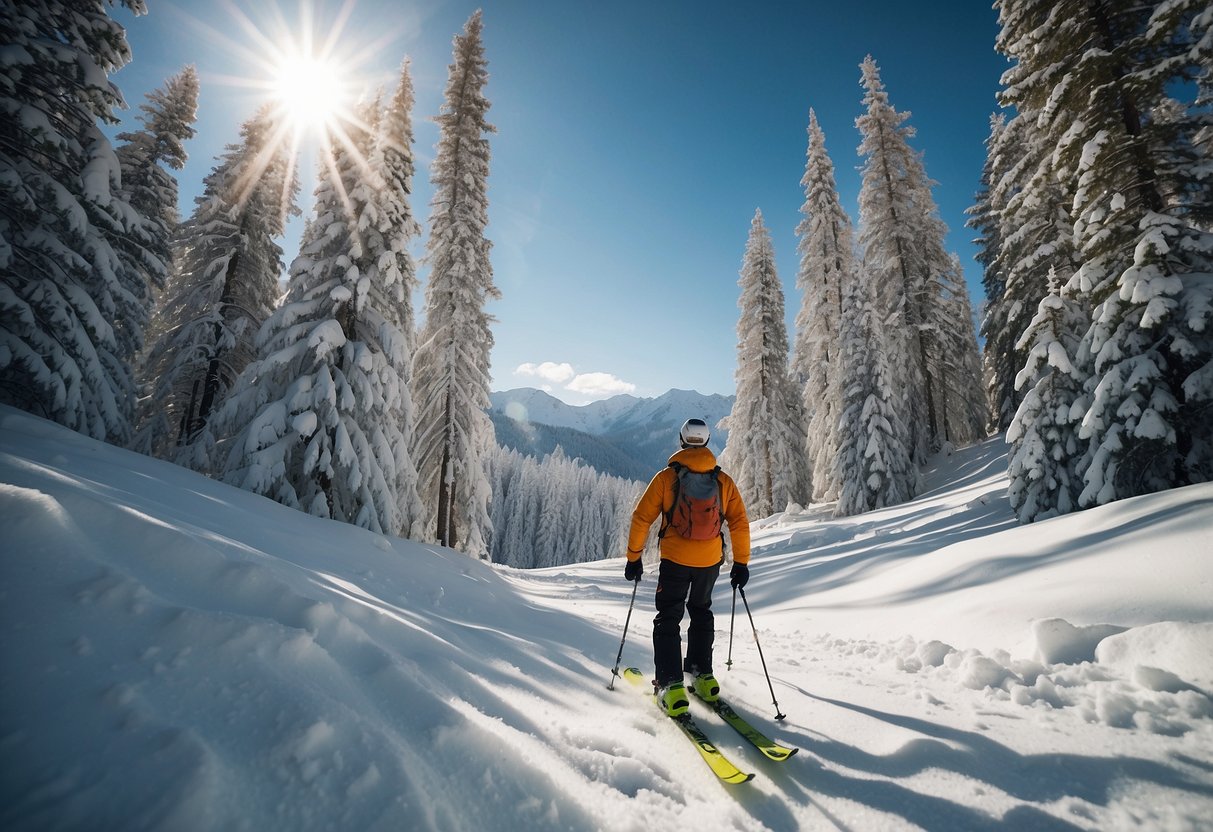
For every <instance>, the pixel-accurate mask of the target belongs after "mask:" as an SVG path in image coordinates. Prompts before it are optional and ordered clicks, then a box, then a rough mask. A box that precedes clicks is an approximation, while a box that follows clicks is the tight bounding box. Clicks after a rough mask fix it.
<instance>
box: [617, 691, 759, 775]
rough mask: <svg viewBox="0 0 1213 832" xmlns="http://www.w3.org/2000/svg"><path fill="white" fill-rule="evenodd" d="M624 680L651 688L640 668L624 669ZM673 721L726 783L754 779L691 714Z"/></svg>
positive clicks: (672, 719)
mask: <svg viewBox="0 0 1213 832" xmlns="http://www.w3.org/2000/svg"><path fill="white" fill-rule="evenodd" d="M623 678H625V679H627V680H628V681H629V682H631V683H632V684H634V685H636V686H637V687H641V688H645V687H650V685H649V681H648V680H647V679H645V678H644V674H643V673H641V672H640V670H639V669H638V668H635V667H628V668H624V670H623ZM671 721H673V722H674V723H675V724H676V725H677V726H678V727H679V728H681V729H682V733H684V734H686V735H687V738H688V739H690V741H691V742H693V743H695V747H696V748H697V749H698V750H699V756H701V757H703V761H704V762H705V763H707V764H708V768H710V769H711V770H712V772H713V773H714V774H715V775H716V776H717V777H719V778H720V779H721V780H723V781H724V782H725V783H729V784H731V785H736V784H738V783H746V782H749V781H750V780H752V779H754V775H753V774H750V773H748V772H744V771H742V770H741V769H739V768H737V766H735V765H733V763H732V762H730V761H729V758H728V757H726V756H724V755H723V754H721V753H720V749H718V748H717V747H716V746H715V745H713V744H712V741H711V740H710V739H708V735H707V734H705V733H703V731H702V730H700V728H699V726H698V725H696V724H695V720H694V719H692V718H691V716H690V714H683V715H682V716H676V717H671Z"/></svg>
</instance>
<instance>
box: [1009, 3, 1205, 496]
mask: <svg viewBox="0 0 1213 832" xmlns="http://www.w3.org/2000/svg"><path fill="white" fill-rule="evenodd" d="M999 11H1000V17H999V19H1000V22H1001V24H1002V26H1003V30H1004V36H1003V37H1002V38H1001V39H1000V48H1001V49H1003V51H1005V52H1007V54H1008V56H1009V57H1011V59H1012V60H1013V61H1014V62H1015V65H1014V66H1013V67H1012V69H1011V70H1008V73H1007V76H1006V80H1005V83H1007V90H1006V92H1005V93H1004V98H1006V99H1007V100H1008V101H1009V102H1010V103H1015V102H1016V101H1018V100H1023V101H1025V102H1029V103H1037V102H1039V104H1038V109H1039V116H1038V118H1037V120H1036V127H1037V129H1038V131H1039V133H1040V135H1041V136H1042V140H1043V141H1045V142H1046V143H1047V146H1048V150H1049V152H1048V155H1047V158H1048V160H1049V164H1050V165H1051V166H1052V168H1053V171H1054V173H1055V175H1056V177H1057V178H1058V180H1059V181H1060V182H1061V183H1062V185H1063V187H1064V188H1065V190H1066V192H1067V193H1068V194H1069V195H1071V196H1072V207H1071V216H1072V217H1073V221H1074V241H1075V245H1076V248H1077V250H1078V253H1079V257H1080V258H1081V262H1082V265H1081V267H1080V268H1079V269H1078V271H1077V272H1076V273H1075V275H1074V276H1073V278H1072V279H1071V285H1070V286H1069V287H1068V288H1069V289H1070V291H1071V293H1072V294H1073V296H1074V297H1075V298H1076V299H1077V300H1079V301H1080V302H1082V303H1083V304H1084V305H1089V306H1090V307H1091V308H1092V315H1093V322H1092V325H1091V326H1090V327H1089V328H1088V329H1087V331H1086V333H1085V335H1084V338H1083V341H1082V342H1081V344H1080V345H1079V348H1078V351H1077V356H1076V359H1077V361H1076V363H1077V365H1078V368H1079V369H1078V372H1079V373H1080V374H1082V375H1084V376H1086V383H1085V386H1084V391H1085V393H1086V394H1087V396H1088V401H1089V407H1088V409H1087V411H1086V414H1085V416H1084V418H1083V424H1082V428H1081V432H1080V437H1081V438H1082V439H1083V440H1084V441H1085V443H1086V446H1085V448H1082V449H1080V452H1081V453H1082V459H1081V461H1080V462H1079V463H1078V466H1077V468H1078V470H1079V471H1081V472H1083V475H1084V478H1085V484H1086V485H1085V488H1084V490H1083V492H1082V494H1081V495H1080V503H1081V504H1082V505H1093V504H1098V503H1106V502H1108V501H1110V500H1114V499H1119V498H1122V497H1128V496H1133V495H1135V494H1140V493H1145V492H1149V491H1156V490H1159V489H1161V488H1168V487H1172V486H1176V485H1183V484H1187V483H1190V482H1200V481H1204V480H1207V479H1208V478H1209V472H1210V469H1211V468H1213V461H1211V460H1210V459H1209V457H1208V455H1207V454H1208V451H1207V450H1206V449H1208V448H1209V447H1210V444H1211V443H1210V433H1211V431H1213V419H1210V395H1209V393H1210V388H1209V387H1208V385H1207V383H1206V382H1205V377H1206V376H1207V374H1208V371H1207V368H1208V366H1209V361H1210V356H1211V354H1213V344H1211V343H1210V337H1211V336H1210V327H1209V325H1208V324H1209V318H1210V316H1211V315H1210V307H1209V305H1208V303H1207V296H1208V284H1209V278H1208V275H1209V272H1210V269H1209V260H1210V254H1209V243H1208V237H1207V234H1206V230H1207V227H1208V222H1209V216H1210V206H1211V205H1213V198H1211V197H1210V190H1211V189H1210V182H1209V179H1208V176H1207V168H1208V151H1207V149H1206V150H1196V148H1199V147H1200V145H1199V136H1200V135H1201V131H1202V130H1204V129H1207V124H1208V120H1209V116H1208V113H1207V110H1206V109H1204V108H1202V107H1201V106H1200V105H1199V103H1198V102H1199V90H1200V88H1201V87H1200V84H1199V83H1196V84H1192V83H1185V82H1191V81H1194V80H1197V79H1198V78H1201V77H1202V76H1203V75H1205V74H1207V72H1208V67H1209V66H1210V63H1211V62H1213V38H1211V37H1210V27H1211V26H1213V13H1211V12H1210V11H1209V9H1208V7H1207V4H1205V3H1200V2H1194V0H1175V1H1174V2H1168V3H1159V4H1145V5H1143V4H1134V3H1129V2H1127V1H1126V0H1095V2H1078V0H1065V1H1064V2H1057V3H1042V2H1034V1H1033V0H1003V2H1001V3H1000V4H999ZM1076 44H1083V45H1084V46H1085V49H1083V50H1076V48H1075V45H1076ZM1169 94H1171V95H1187V99H1186V100H1183V101H1179V100H1176V99H1174V98H1172V97H1170V95H1169Z"/></svg>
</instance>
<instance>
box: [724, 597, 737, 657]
mask: <svg viewBox="0 0 1213 832" xmlns="http://www.w3.org/2000/svg"><path fill="white" fill-rule="evenodd" d="M736 618H737V587H733V611H732V612H731V613H729V658H728V659H727V660H726V661H725V663H724V669H725V670H732V669H733V621H734V619H736Z"/></svg>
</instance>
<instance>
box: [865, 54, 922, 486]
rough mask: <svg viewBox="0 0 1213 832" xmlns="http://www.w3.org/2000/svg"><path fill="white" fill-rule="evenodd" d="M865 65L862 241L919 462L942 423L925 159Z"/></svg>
mask: <svg viewBox="0 0 1213 832" xmlns="http://www.w3.org/2000/svg"><path fill="white" fill-rule="evenodd" d="M860 66H861V69H862V70H863V87H864V90H865V93H864V105H865V106H866V108H867V112H866V113H865V114H864V115H862V116H860V117H859V118H858V119H856V121H855V125H856V127H858V128H859V132H860V135H861V137H862V141H861V143H860V145H859V153H860V155H862V156H863V157H864V163H863V167H862V174H863V183H862V186H861V189H860V194H859V217H860V222H859V228H860V231H859V241H860V245H861V247H862V249H863V257H864V265H863V268H864V270H865V271H866V272H867V275H868V279H869V280H870V281H872V289H873V290H874V291H875V293H876V294H875V301H876V303H877V309H878V311H879V314H880V315H881V316H882V318H883V321H884V324H885V325H886V326H887V327H888V334H889V337H888V344H889V356H890V360H893V361H895V362H897V372H898V375H899V376H900V377H901V378H902V379H903V385H904V386H903V388H902V393H901V394H900V395H898V397H897V398H898V403H897V407H898V409H899V410H900V412H901V414H902V415H901V418H902V421H903V422H904V423H905V424H907V425H908V426H909V429H910V451H911V454H912V458H913V460H914V462H915V464H920V463H922V462H924V461H925V460H926V456H927V454H928V453H929V452H930V451H931V450H933V447H932V446H933V445H934V444H935V437H934V436H933V435H932V431H933V428H934V427H935V425H936V424H937V421H936V420H937V413H936V410H935V408H936V402H935V393H936V391H935V385H934V380H933V379H932V378H930V376H929V373H930V361H929V359H928V355H927V351H928V345H927V343H926V342H925V341H924V338H923V333H924V328H925V317H926V303H927V301H926V293H927V291H928V278H929V276H930V275H929V264H928V263H927V261H926V255H925V252H924V251H923V250H922V245H921V244H922V241H923V239H924V235H925V234H926V233H927V232H926V230H925V229H924V228H923V220H924V219H925V214H924V212H923V210H922V208H923V207H922V206H921V205H920V204H918V203H917V202H916V200H918V199H919V198H921V196H922V194H923V192H924V191H925V190H926V174H925V172H924V171H923V167H922V161H921V159H920V158H919V155H918V153H916V152H915V151H914V150H913V149H912V148H911V147H910V145H909V139H910V138H911V137H913V135H914V128H912V127H909V126H907V125H906V124H905V121H906V119H908V118H909V113H903V112H898V111H897V110H895V109H894V108H893V106H892V105H891V104H890V103H889V96H888V93H886V92H885V89H884V85H883V84H882V83H881V80H880V71H879V69H878V68H877V66H876V62H875V61H874V60H873V59H872V56H871V55H869V56H867V58H865V59H864V62H863V63H862V64H861V65H860Z"/></svg>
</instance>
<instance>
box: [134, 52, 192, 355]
mask: <svg viewBox="0 0 1213 832" xmlns="http://www.w3.org/2000/svg"><path fill="white" fill-rule="evenodd" d="M146 97H147V101H146V102H145V103H144V104H142V105H141V106H140V108H139V109H140V110H141V111H142V113H143V114H142V115H141V116H140V118H139V120H140V122H141V123H142V124H143V129H141V130H135V131H127V132H124V133H119V134H118V140H119V141H121V142H123V144H121V145H119V146H118V148H117V150H116V151H115V153H116V155H117V157H118V163H119V165H120V168H121V170H122V188H121V194H122V196H123V197H124V198H125V199H126V201H127V202H129V203H130V205H131V207H133V208H134V209H135V210H136V211H138V212H139V214H140V215H141V216H142V217H143V220H144V222H143V223H142V224H141V228H140V232H141V233H140V235H139V238H138V240H137V241H135V242H134V244H133V245H132V241H131V240H130V239H129V238H127V239H125V240H123V241H122V243H121V244H117V245H116V246H115V248H116V249H117V250H118V253H119V256H120V258H121V259H122V260H123V261H124V263H125V265H126V268H125V269H124V270H123V274H124V276H125V277H126V283H127V291H126V295H125V298H126V303H125V304H124V305H123V308H122V309H120V310H119V313H118V320H117V322H116V324H115V329H116V331H117V334H118V338H119V346H120V351H121V354H122V356H123V359H124V360H125V361H126V362H127V363H130V364H135V363H136V362H137V361H138V360H139V358H140V355H141V353H142V352H143V348H144V330H145V328H146V327H147V324H148V321H149V319H150V318H151V315H152V310H153V307H154V301H155V296H156V295H157V294H158V293H159V292H161V291H162V290H163V289H164V282H165V278H166V276H167V274H168V268H169V265H170V264H171V262H172V240H173V235H174V234H175V233H176V230H177V223H178V222H179V220H180V217H179V215H178V212H177V180H176V179H175V178H174V177H173V175H172V173H170V172H169V171H170V170H181V168H182V167H183V166H184V165H185V162H186V159H187V155H186V152H185V142H186V141H188V140H189V139H190V138H192V137H193V135H194V120H195V118H196V116H197V110H198V72H197V70H195V69H194V67H193V66H187V67H186V68H185V69H183V70H181V72H179V73H177V74H176V75H174V76H172V77H171V78H169V79H168V80H167V81H165V83H164V86H163V87H162V88H160V89H157V90H153V91H152V92H150V93H148V94H147V96H146ZM148 255H151V256H150V257H149V256H148Z"/></svg>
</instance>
